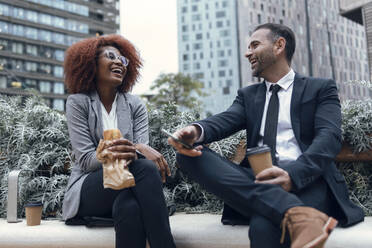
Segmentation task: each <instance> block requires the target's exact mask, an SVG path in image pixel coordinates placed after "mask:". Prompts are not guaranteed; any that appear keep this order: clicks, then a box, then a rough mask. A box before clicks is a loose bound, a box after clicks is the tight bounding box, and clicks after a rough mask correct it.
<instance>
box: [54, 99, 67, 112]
mask: <svg viewBox="0 0 372 248" xmlns="http://www.w3.org/2000/svg"><path fill="white" fill-rule="evenodd" d="M53 108H54V109H56V110H59V111H64V110H65V101H64V100H63V99H53Z"/></svg>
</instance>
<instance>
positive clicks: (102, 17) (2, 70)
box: [0, 0, 120, 111]
mask: <svg viewBox="0 0 372 248" xmlns="http://www.w3.org/2000/svg"><path fill="white" fill-rule="evenodd" d="M119 21H120V20H119V0H94V1H89V0H82V1H75V0H69V1H67V0H23V1H22V0H14V1H8V0H0V93H5V94H9V95H11V94H22V93H23V92H24V91H23V90H22V89H26V88H35V89H36V90H38V91H40V93H41V95H42V96H43V97H44V98H45V99H46V101H47V103H48V104H49V105H50V106H51V107H53V108H55V109H58V110H61V111H63V110H64V105H65V100H66V99H67V93H66V90H65V88H64V84H63V59H64V52H65V50H66V49H67V48H68V47H69V46H70V45H72V44H73V43H75V42H77V41H79V40H81V39H83V38H87V37H91V36H96V35H103V34H110V33H119Z"/></svg>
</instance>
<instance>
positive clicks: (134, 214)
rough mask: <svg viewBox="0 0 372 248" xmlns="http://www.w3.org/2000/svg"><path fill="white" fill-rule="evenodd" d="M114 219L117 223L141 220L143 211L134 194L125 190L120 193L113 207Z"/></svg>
mask: <svg viewBox="0 0 372 248" xmlns="http://www.w3.org/2000/svg"><path fill="white" fill-rule="evenodd" d="M112 217H113V218H114V221H115V223H118V222H122V221H126V222H132V221H139V220H140V219H141V209H140V206H139V204H138V202H137V200H136V198H135V197H134V195H133V194H132V192H130V191H129V190H124V191H122V192H120V193H119V195H118V196H117V197H116V199H115V201H114V204H113V206H112Z"/></svg>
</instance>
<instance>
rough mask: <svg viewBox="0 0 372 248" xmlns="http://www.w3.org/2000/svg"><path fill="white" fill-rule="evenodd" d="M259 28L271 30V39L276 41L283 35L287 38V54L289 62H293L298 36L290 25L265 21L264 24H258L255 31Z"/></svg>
mask: <svg viewBox="0 0 372 248" xmlns="http://www.w3.org/2000/svg"><path fill="white" fill-rule="evenodd" d="M259 29H268V30H270V34H271V37H270V38H271V39H272V41H273V42H275V41H276V40H277V39H278V38H279V37H283V38H284V39H285V40H286V44H285V56H286V58H287V61H288V63H289V64H291V61H292V57H293V54H294V52H295V49H296V38H295V35H294V33H293V31H292V29H290V28H289V27H287V26H285V25H282V24H276V23H265V24H262V25H259V26H257V27H256V28H255V29H254V31H257V30H259Z"/></svg>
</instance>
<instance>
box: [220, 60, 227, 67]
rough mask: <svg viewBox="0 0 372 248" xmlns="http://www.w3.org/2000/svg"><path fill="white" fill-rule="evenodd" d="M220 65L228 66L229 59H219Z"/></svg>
mask: <svg viewBox="0 0 372 248" xmlns="http://www.w3.org/2000/svg"><path fill="white" fill-rule="evenodd" d="M218 66H221V67H224V66H227V60H220V61H218Z"/></svg>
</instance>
